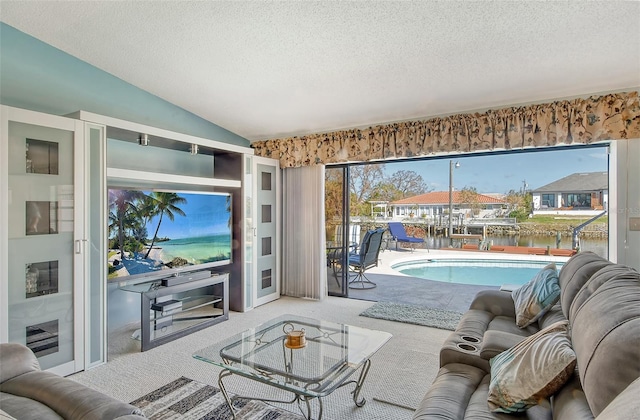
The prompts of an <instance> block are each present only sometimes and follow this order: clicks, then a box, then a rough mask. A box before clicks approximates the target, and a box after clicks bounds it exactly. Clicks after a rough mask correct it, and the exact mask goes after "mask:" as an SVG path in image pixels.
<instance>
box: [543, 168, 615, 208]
mask: <svg viewBox="0 0 640 420" xmlns="http://www.w3.org/2000/svg"><path fill="white" fill-rule="evenodd" d="M532 195H533V214H534V215H545V214H547V215H559V214H560V215H574V216H595V215H597V214H599V213H602V212H603V211H604V210H605V209H606V208H607V202H608V200H609V175H608V173H607V172H582V173H575V174H571V175H569V176H566V177H564V178H561V179H559V180H557V181H554V182H552V183H550V184H547V185H544V186H542V187H540V188H537V189H535V190H533V191H532Z"/></svg>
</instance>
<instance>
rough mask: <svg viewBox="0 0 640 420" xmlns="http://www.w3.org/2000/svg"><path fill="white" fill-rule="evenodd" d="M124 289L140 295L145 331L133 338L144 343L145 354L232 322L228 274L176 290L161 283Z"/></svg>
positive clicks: (160, 280)
mask: <svg viewBox="0 0 640 420" xmlns="http://www.w3.org/2000/svg"><path fill="white" fill-rule="evenodd" d="M120 289H121V290H124V291H128V292H134V293H138V294H140V301H141V302H140V303H141V312H140V324H141V328H140V330H138V331H136V332H134V334H133V338H136V339H139V340H140V341H141V349H142V351H146V350H149V349H151V348H154V347H156V346H158V345H161V344H164V343H167V342H169V341H172V340H175V339H177V338H180V337H183V336H185V335H187V334H190V333H193V332H195V331H198V330H201V329H203V328H206V327H209V326H211V325H215V324H217V323H219V322H222V321H225V320H227V319H229V288H228V274H226V273H224V274H214V275H212V276H210V277H207V278H203V279H198V280H194V281H188V282H184V283H179V284H176V285H173V286H163V282H162V279H157V280H153V281H150V282H145V283H137V284H129V285H125V286H121V287H120ZM163 307H166V308H167V309H164V310H163V309H162V308H163Z"/></svg>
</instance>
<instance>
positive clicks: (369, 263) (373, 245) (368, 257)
mask: <svg viewBox="0 0 640 420" xmlns="http://www.w3.org/2000/svg"><path fill="white" fill-rule="evenodd" d="M385 230H386V229H376V230H369V231H367V232H366V233H365V234H364V238H362V244H361V245H360V249H359V250H358V252H357V253H352V254H349V268H350V269H352V270H353V271H354V272H355V274H354V278H353V280H350V281H349V288H350V289H373V288H374V287H376V284H375V283H374V282H372V281H371V280H369V279H368V278H367V276H366V275H365V274H364V273H365V271H367V270H368V269H369V268H371V267H376V266H377V265H378V255H379V254H380V245H382V234H383V233H384V231H385Z"/></svg>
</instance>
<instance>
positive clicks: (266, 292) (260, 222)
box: [252, 156, 281, 306]
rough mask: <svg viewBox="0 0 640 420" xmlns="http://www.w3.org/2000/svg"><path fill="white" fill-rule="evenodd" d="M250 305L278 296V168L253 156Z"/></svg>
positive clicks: (277, 163) (271, 161) (276, 163)
mask: <svg viewBox="0 0 640 420" xmlns="http://www.w3.org/2000/svg"><path fill="white" fill-rule="evenodd" d="M252 173H253V191H252V195H253V201H254V203H255V204H254V207H253V210H254V217H253V220H254V237H253V244H254V247H253V262H254V264H253V267H254V272H253V282H254V287H253V306H259V305H262V304H265V303H267V302H271V301H272V300H275V299H278V298H279V297H280V254H281V251H280V165H279V162H278V161H277V160H275V159H268V158H263V157H258V156H254V157H253V171H252Z"/></svg>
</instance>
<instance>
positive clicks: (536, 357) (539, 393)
mask: <svg viewBox="0 0 640 420" xmlns="http://www.w3.org/2000/svg"><path fill="white" fill-rule="evenodd" d="M567 325H568V321H559V322H556V323H555V324H552V325H550V326H548V327H547V328H545V329H543V330H540V331H538V332H537V333H536V334H534V335H531V336H529V337H527V338H526V339H524V340H523V341H521V342H520V343H518V344H516V345H515V346H513V347H511V348H510V349H508V350H505V351H503V352H502V353H500V354H499V355H497V356H496V357H494V358H492V359H491V360H490V362H489V363H490V364H491V381H490V384H489V396H488V398H487V402H488V403H489V408H490V409H491V411H493V412H496V413H518V412H522V411H525V410H527V409H528V408H530V407H532V406H534V405H536V404H538V402H539V401H540V400H542V399H544V398H548V397H550V396H551V395H553V394H555V393H556V392H557V391H558V390H559V389H560V388H561V387H562V386H563V385H564V384H565V382H567V380H569V378H570V377H571V375H572V374H573V371H574V369H575V366H576V354H575V352H574V351H573V348H572V347H571V341H570V340H569V334H568V331H567V329H568V327H567Z"/></svg>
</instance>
